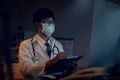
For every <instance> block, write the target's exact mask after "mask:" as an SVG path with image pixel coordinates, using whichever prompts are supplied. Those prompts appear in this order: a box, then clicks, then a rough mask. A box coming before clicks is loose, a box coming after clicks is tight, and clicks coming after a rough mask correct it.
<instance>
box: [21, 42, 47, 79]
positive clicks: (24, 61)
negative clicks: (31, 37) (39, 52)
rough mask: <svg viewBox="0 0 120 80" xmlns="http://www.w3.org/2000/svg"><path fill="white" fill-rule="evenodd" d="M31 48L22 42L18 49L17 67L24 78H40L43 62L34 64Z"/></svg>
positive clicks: (42, 71)
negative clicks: (18, 66)
mask: <svg viewBox="0 0 120 80" xmlns="http://www.w3.org/2000/svg"><path fill="white" fill-rule="evenodd" d="M31 52H32V51H31V48H30V45H29V43H25V42H22V43H21V44H20V48H19V65H20V69H21V71H22V73H23V75H24V76H27V77H32V78H36V77H40V76H42V75H43V73H44V69H45V62H41V63H39V64H35V63H33V61H32V56H31Z"/></svg>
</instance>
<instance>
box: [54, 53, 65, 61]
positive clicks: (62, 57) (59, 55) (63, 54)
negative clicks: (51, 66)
mask: <svg viewBox="0 0 120 80" xmlns="http://www.w3.org/2000/svg"><path fill="white" fill-rule="evenodd" d="M55 58H56V59H57V60H58V61H59V60H60V59H65V58H67V53H66V52H59V53H58V54H57V56H56V57H55Z"/></svg>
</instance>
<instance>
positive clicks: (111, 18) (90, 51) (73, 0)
mask: <svg viewBox="0 0 120 80" xmlns="http://www.w3.org/2000/svg"><path fill="white" fill-rule="evenodd" d="M7 6H8V7H7V11H8V15H9V22H8V24H9V27H10V32H11V33H15V32H17V28H18V27H19V26H22V27H23V28H24V31H25V32H29V33H31V34H34V33H35V28H34V25H33V22H32V15H33V13H34V12H35V11H36V10H37V9H38V8H43V7H45V8H50V9H52V10H53V11H54V12H55V16H56V22H57V24H56V31H55V34H54V35H53V36H54V37H62V38H73V39H74V52H73V55H82V54H84V55H85V57H84V58H83V59H82V60H80V62H79V66H81V67H85V66H106V67H107V66H113V65H114V64H117V63H120V62H119V61H120V60H119V57H120V50H119V49H120V44H119V43H120V40H119V36H120V27H119V25H120V23H119V19H120V16H119V14H120V6H118V5H116V4H114V3H112V2H110V1H109V0H44V1H43V0H17V1H15V0H12V1H8V2H7ZM2 9H3V8H2V7H0V11H2ZM0 17H1V15H0ZM0 20H1V21H0V31H1V32H0V33H1V35H0V36H2V37H3V36H4V35H2V33H4V32H3V29H4V26H3V25H4V24H5V23H4V24H3V23H2V21H3V19H2V18H1V19H0ZM4 30H5V29H4ZM2 37H0V38H1V39H2ZM29 37H30V36H29Z"/></svg>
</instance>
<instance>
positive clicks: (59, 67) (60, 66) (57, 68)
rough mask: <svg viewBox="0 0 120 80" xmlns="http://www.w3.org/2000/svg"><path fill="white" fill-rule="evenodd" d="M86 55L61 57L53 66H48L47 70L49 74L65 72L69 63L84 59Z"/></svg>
mask: <svg viewBox="0 0 120 80" xmlns="http://www.w3.org/2000/svg"><path fill="white" fill-rule="evenodd" d="M83 57H84V55H81V56H72V57H68V58H66V59H61V60H59V61H58V62H57V63H55V64H54V65H53V66H51V67H50V68H48V69H47V70H46V73H47V74H51V73H55V72H63V71H64V70H65V69H67V67H68V65H69V64H70V63H72V62H77V61H79V60H80V59H82V58H83Z"/></svg>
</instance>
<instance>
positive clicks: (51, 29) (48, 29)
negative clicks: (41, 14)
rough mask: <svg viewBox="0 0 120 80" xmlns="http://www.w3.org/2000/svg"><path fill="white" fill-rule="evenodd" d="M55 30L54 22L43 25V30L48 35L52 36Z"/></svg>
mask: <svg viewBox="0 0 120 80" xmlns="http://www.w3.org/2000/svg"><path fill="white" fill-rule="evenodd" d="M54 31H55V25H54V24H46V23H43V27H42V32H43V33H44V34H45V35H47V36H51V35H52V34H53V33H54Z"/></svg>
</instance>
